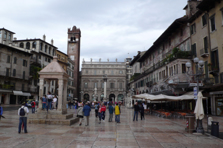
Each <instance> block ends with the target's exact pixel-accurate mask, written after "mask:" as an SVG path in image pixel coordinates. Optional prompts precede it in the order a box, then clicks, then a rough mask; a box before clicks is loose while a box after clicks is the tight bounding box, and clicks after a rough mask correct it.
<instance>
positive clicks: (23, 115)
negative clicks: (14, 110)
mask: <svg viewBox="0 0 223 148" xmlns="http://www.w3.org/2000/svg"><path fill="white" fill-rule="evenodd" d="M28 114H29V109H28V107H26V106H25V103H23V104H22V106H21V108H19V110H18V115H19V130H18V133H19V134H20V133H21V126H22V123H23V125H24V131H25V133H28V132H27V116H28Z"/></svg>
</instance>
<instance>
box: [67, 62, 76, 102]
mask: <svg viewBox="0 0 223 148" xmlns="http://www.w3.org/2000/svg"><path fill="white" fill-rule="evenodd" d="M67 74H68V75H69V79H68V83H67V98H68V99H73V97H74V92H75V90H76V88H75V87H74V62H73V61H72V60H71V59H70V58H68V66H67Z"/></svg>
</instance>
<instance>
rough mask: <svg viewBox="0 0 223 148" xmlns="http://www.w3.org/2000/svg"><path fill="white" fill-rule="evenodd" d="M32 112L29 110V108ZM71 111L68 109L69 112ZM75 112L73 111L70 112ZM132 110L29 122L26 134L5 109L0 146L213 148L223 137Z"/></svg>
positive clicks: (13, 114) (14, 113) (182, 121)
mask: <svg viewBox="0 0 223 148" xmlns="http://www.w3.org/2000/svg"><path fill="white" fill-rule="evenodd" d="M30 111H31V110H30ZM72 111H73V110H70V111H69V112H72ZM73 112H74V111H73ZM132 114H133V110H132V109H126V108H124V107H122V113H121V116H120V117H121V118H120V119H121V123H115V122H114V117H113V122H108V112H107V113H106V121H105V122H101V124H99V123H98V119H96V118H95V114H94V110H93V109H92V111H91V116H90V125H89V126H87V127H86V126H84V122H83V123H82V126H79V124H78V123H76V124H74V125H72V126H61V125H41V124H28V134H25V133H21V134H18V122H19V121H18V118H19V117H18V116H17V111H16V110H13V111H5V112H4V116H5V117H6V118H5V119H1V120H0V148H4V147H10V148H12V147H15V148H20V147H21V148H24V147H25V148H33V147H38V148H39V147H41V148H51V147H52V148H65V147H67V148H82V147H83V148H85V147H86V148H91V147H92V148H99V147H102V148H103V147H106V148H115V147H117V148H139V147H140V148H149V147H158V148H159V147H160V148H162V147H165V148H181V147H182V148H186V147H189V148H190V147H192V148H199V147H202V148H210V147H211V148H214V147H216V148H217V147H219V148H220V147H223V140H221V139H219V138H216V137H213V136H208V135H194V134H188V133H186V132H185V123H186V121H185V119H171V120H170V119H164V118H160V117H156V116H151V115H146V116H145V120H140V119H139V120H138V121H132Z"/></svg>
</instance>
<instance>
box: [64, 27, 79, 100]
mask: <svg viewBox="0 0 223 148" xmlns="http://www.w3.org/2000/svg"><path fill="white" fill-rule="evenodd" d="M67 34H68V41H67V55H68V57H69V58H70V59H71V60H72V61H74V70H73V72H74V73H73V74H74V75H73V77H74V87H75V92H74V98H78V95H79V65H80V42H81V31H80V29H79V28H76V26H73V28H68V32H67Z"/></svg>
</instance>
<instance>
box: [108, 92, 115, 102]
mask: <svg viewBox="0 0 223 148" xmlns="http://www.w3.org/2000/svg"><path fill="white" fill-rule="evenodd" d="M109 101H113V102H115V94H110V95H109Z"/></svg>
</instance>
